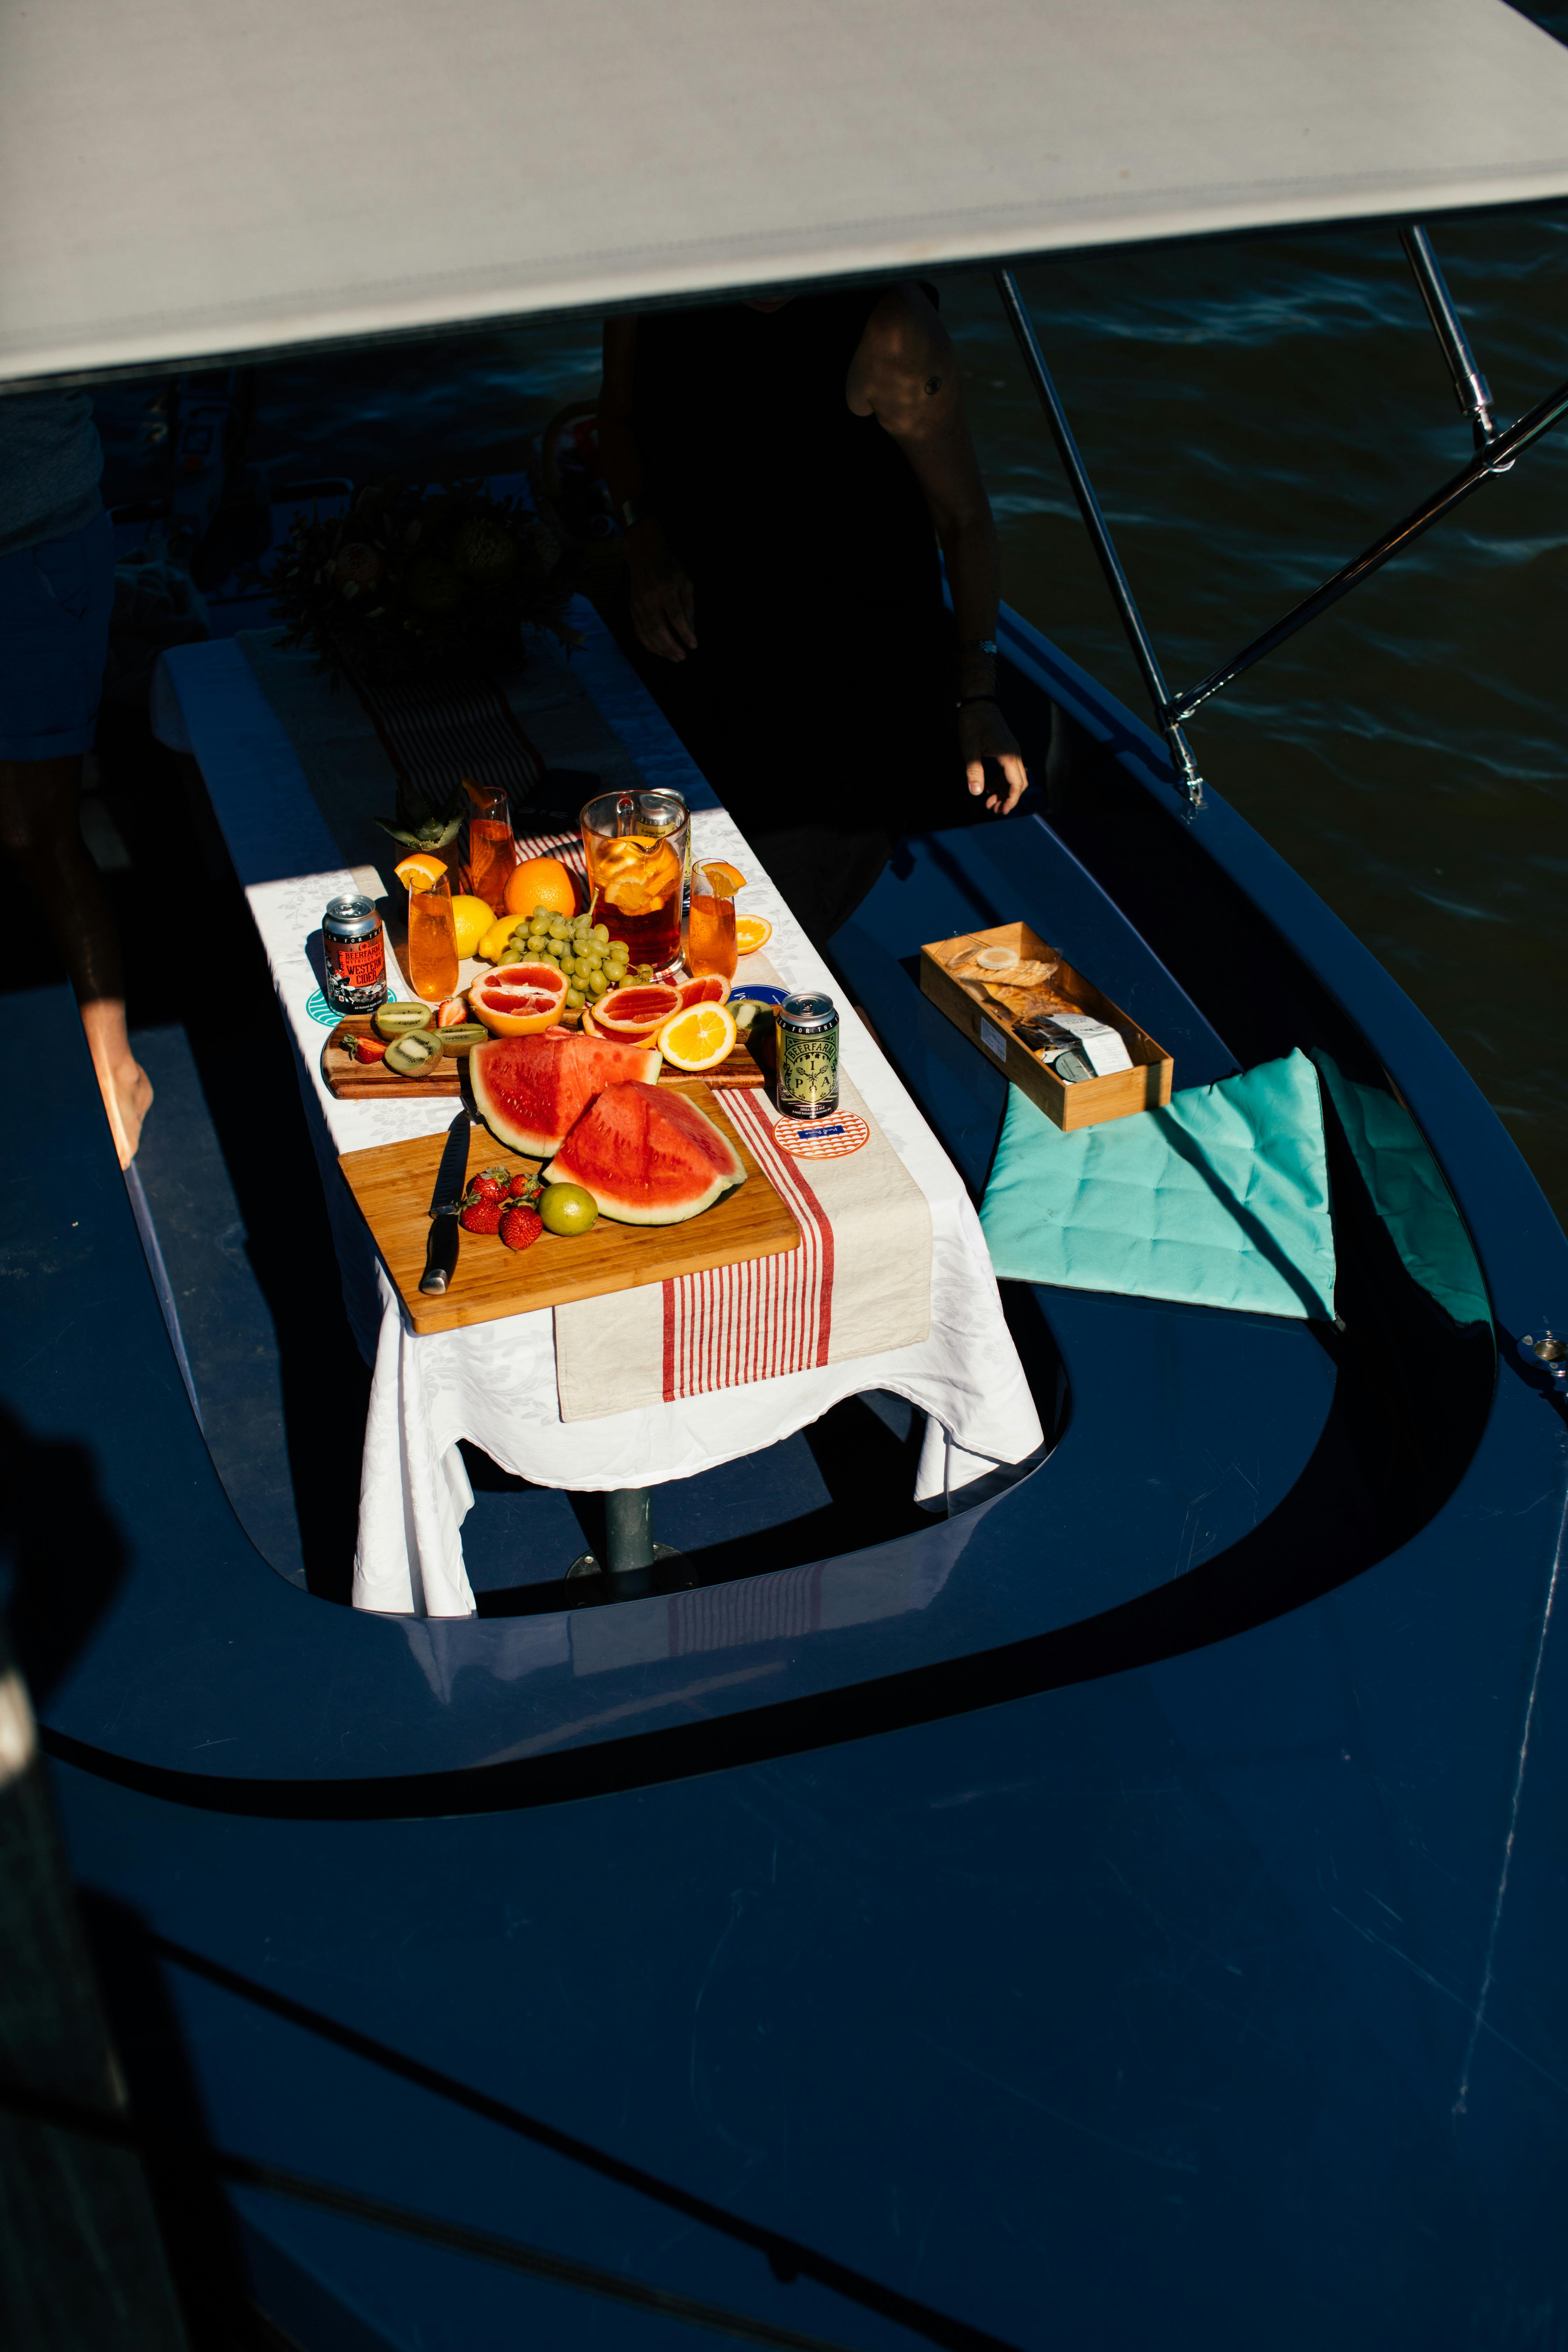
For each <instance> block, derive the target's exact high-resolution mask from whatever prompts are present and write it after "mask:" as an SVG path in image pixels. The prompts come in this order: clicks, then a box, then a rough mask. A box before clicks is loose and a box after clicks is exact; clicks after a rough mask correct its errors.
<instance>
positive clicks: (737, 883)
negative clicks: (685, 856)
mask: <svg viewBox="0 0 1568 2352" xmlns="http://www.w3.org/2000/svg"><path fill="white" fill-rule="evenodd" d="M691 880H692V884H693V887H695V888H697V889H698V890H699V891H700V892H702V893H704V894H705V895H706V896H707V897H708V898H733V897H734V895H735V893H736V891H737V890H743V889H744V888H745V887H746V877H745V876H744V875H743V874H742V873H741V872H740V871H739V870H738V869H737V868H736V867H735V866H731V864H730V863H729V860H728V859H727V858H723V857H716V858H714V859H713V861H712V863H711V864H710V865H708V864H694V865H693V866H692V868H691Z"/></svg>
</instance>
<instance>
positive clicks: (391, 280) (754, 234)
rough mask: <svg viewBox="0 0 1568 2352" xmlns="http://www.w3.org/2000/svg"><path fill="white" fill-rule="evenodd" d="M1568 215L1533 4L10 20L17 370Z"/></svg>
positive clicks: (1129, 4) (1563, 125) (1557, 78)
mask: <svg viewBox="0 0 1568 2352" xmlns="http://www.w3.org/2000/svg"><path fill="white" fill-rule="evenodd" d="M1563 194H1568V50H1564V49H1563V48H1561V47H1559V46H1558V45H1557V44H1556V43H1555V42H1554V41H1552V40H1551V39H1550V38H1549V37H1547V36H1546V35H1545V34H1543V33H1542V32H1540V31H1538V30H1537V29H1536V28H1535V27H1534V26H1531V24H1529V23H1528V22H1527V21H1526V20H1525V19H1524V18H1523V17H1521V16H1517V15H1516V14H1515V13H1514V12H1513V11H1512V10H1511V9H1510V8H1509V7H1507V6H1506V5H1503V0H0V383H7V382H12V383H14V382H16V381H19V380H27V379H37V378H40V377H47V376H49V375H51V374H59V373H74V372H85V371H90V370H94V369H100V368H108V367H128V366H129V367H135V366H155V365H158V364H160V363H164V362H175V361H191V360H195V359H198V358H207V357H212V358H216V357H219V356H222V355H226V354H230V353H237V352H259V351H265V350H274V349H277V348H278V347H279V346H283V345H288V344H296V343H307V342H313V341H321V340H325V339H329V338H331V339H341V338H343V337H349V336H357V335H365V334H374V333H377V332H384V331H396V330H402V329H408V328H414V327H420V326H431V325H437V324H445V323H457V322H460V321H478V320H485V319H490V318H496V317H502V316H507V315H514V316H515V315H520V314H528V313H533V314H538V313H541V312H547V311H552V310H568V309H573V308H577V307H582V306H599V305H607V304H612V303H624V302H627V301H636V300H639V299H641V300H646V299H653V298H656V297H660V296H665V297H668V296H671V295H675V296H680V295H700V294H701V293H703V292H705V291H708V290H710V289H726V288H733V287H738V286H744V287H747V288H751V289H757V288H761V287H764V286H767V285H770V284H777V283H781V282H788V281H798V280H801V279H808V278H825V277H831V276H839V275H842V276H852V275H856V274H862V273H868V272H878V273H879V272H882V271H888V272H890V273H900V274H902V273H905V272H907V271H909V270H910V269H912V268H916V267H918V266H919V265H921V264H924V265H928V266H929V265H931V264H934V263H940V262H951V261H963V260H973V259H978V258H983V257H984V258H991V257H1001V256H1005V255H1016V254H1024V253H1038V252H1044V251H1047V250H1049V249H1051V248H1052V247H1063V246H1086V245H1096V244H1110V243H1126V242H1130V241H1133V240H1136V239H1141V238H1148V237H1166V236H1186V235H1190V234H1191V233H1193V232H1194V231H1195V230H1215V229H1230V228H1239V227H1243V226H1247V227H1250V226H1273V225H1283V224H1288V223H1293V222H1301V221H1323V220H1331V219H1343V218H1348V217H1355V216H1365V215H1378V214H1397V215H1405V216H1414V215H1421V214H1423V213H1426V212H1428V211H1430V210H1434V209H1436V208H1438V207H1451V206H1456V205H1489V204H1502V203H1510V202H1515V201H1519V200H1521V199H1528V198H1539V197H1544V196H1556V195H1563Z"/></svg>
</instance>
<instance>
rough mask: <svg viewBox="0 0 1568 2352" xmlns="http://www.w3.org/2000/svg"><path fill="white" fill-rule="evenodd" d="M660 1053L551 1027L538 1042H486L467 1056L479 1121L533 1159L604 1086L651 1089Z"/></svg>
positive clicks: (554, 1147)
mask: <svg viewBox="0 0 1568 2352" xmlns="http://www.w3.org/2000/svg"><path fill="white" fill-rule="evenodd" d="M659 1067H660V1056H659V1054H658V1050H657V1048H654V1049H652V1050H650V1049H648V1048H647V1047H646V1046H639V1045H616V1043H615V1042H614V1041H613V1040H612V1039H610V1038H608V1037H582V1036H574V1035H573V1034H572V1032H571V1031H570V1030H567V1029H549V1030H546V1031H545V1032H544V1034H543V1035H542V1036H538V1037H490V1038H487V1040H486V1041H485V1043H484V1044H483V1045H476V1046H475V1047H474V1050H473V1052H472V1053H471V1054H470V1055H468V1076H469V1080H470V1083H471V1084H472V1086H473V1089H474V1100H475V1102H476V1104H477V1105H478V1106H479V1116H480V1118H482V1119H483V1120H484V1122H485V1125H486V1126H487V1127H488V1128H489V1131H490V1133H491V1134H492V1135H493V1136H494V1137H495V1138H496V1140H497V1141H498V1142H499V1143H504V1144H506V1145H508V1146H509V1148H510V1150H513V1151H522V1152H526V1153H527V1154H528V1156H529V1158H530V1159H531V1160H548V1159H549V1157H550V1155H551V1153H552V1151H559V1150H560V1149H561V1146H562V1145H563V1143H564V1142H565V1140H566V1138H567V1136H568V1134H569V1133H570V1132H571V1129H572V1128H573V1127H574V1124H575V1122H576V1121H577V1119H578V1118H580V1117H581V1116H582V1114H583V1112H584V1110H585V1109H586V1108H587V1107H588V1105H589V1104H590V1103H591V1102H592V1101H593V1099H594V1097H595V1095H596V1094H597V1093H598V1092H599V1090H600V1088H601V1087H607V1086H611V1085H614V1084H615V1083H616V1080H618V1079H619V1080H625V1079H628V1078H635V1079H638V1080H640V1081H642V1082H643V1083H644V1084H645V1085H647V1086H650V1087H651V1086H652V1085H653V1084H654V1082H655V1080H656V1079H657V1078H658V1073H659Z"/></svg>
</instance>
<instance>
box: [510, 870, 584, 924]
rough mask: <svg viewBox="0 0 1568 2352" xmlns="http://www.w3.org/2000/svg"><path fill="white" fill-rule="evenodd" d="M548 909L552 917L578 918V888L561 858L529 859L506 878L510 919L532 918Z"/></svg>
mask: <svg viewBox="0 0 1568 2352" xmlns="http://www.w3.org/2000/svg"><path fill="white" fill-rule="evenodd" d="M535 907H548V908H549V909H550V911H551V913H552V915H574V914H575V913H576V911H577V885H576V884H575V882H574V881H573V879H572V877H571V875H570V874H568V872H567V871H566V868H565V867H564V866H563V865H562V863H561V860H560V859H559V858H558V857H525V858H524V859H523V861H522V864H521V866H513V867H512V869H511V872H510V874H509V875H508V876H507V877H506V910H507V913H508V914H509V915H531V914H532V912H533V910H534V908H535Z"/></svg>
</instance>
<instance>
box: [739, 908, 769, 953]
mask: <svg viewBox="0 0 1568 2352" xmlns="http://www.w3.org/2000/svg"><path fill="white" fill-rule="evenodd" d="M772 938H773V925H772V924H771V923H770V922H769V921H768V919H767V917H766V916H765V915H737V916H736V918H735V953H736V954H737V955H738V956H748V955H755V954H756V952H757V950H758V949H759V948H765V947H766V946H767V943H768V941H769V940H771V939H772Z"/></svg>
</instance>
